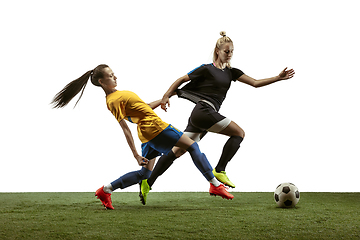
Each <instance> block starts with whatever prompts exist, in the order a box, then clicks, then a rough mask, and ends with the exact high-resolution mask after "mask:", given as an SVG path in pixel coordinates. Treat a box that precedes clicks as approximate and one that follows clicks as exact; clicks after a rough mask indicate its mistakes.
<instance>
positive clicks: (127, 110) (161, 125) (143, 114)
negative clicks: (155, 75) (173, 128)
mask: <svg viewBox="0 0 360 240" xmlns="http://www.w3.org/2000/svg"><path fill="white" fill-rule="evenodd" d="M106 105H107V107H108V109H109V110H110V112H111V113H112V114H113V115H114V116H115V118H116V120H117V121H118V122H120V121H121V120H123V119H125V120H127V121H129V122H132V123H136V124H137V132H138V136H139V139H140V141H141V142H142V143H146V142H148V141H150V140H151V139H153V138H154V137H156V136H157V135H159V134H160V133H161V132H162V131H163V130H164V129H165V128H167V127H168V126H169V124H168V123H165V122H163V121H162V120H161V119H160V118H159V117H158V116H157V115H156V113H155V112H154V111H153V109H152V108H151V107H150V106H149V105H148V104H146V103H145V102H144V101H143V100H141V99H140V98H139V96H138V95H136V94H135V93H133V92H130V91H116V92H113V93H111V94H109V95H107V96H106Z"/></svg>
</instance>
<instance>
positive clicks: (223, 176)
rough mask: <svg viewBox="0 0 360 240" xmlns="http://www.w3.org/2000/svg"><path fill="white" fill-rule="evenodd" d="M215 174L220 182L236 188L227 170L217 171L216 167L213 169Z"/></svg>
mask: <svg viewBox="0 0 360 240" xmlns="http://www.w3.org/2000/svg"><path fill="white" fill-rule="evenodd" d="M212 172H213V174H214V176H215V177H216V179H217V180H219V181H220V182H222V183H223V184H225V185H226V186H228V187H232V188H235V184H233V183H232V182H231V181H230V180H229V178H228V177H227V176H226V172H225V171H221V172H219V173H218V172H217V171H216V170H215V168H214V170H213V171H212Z"/></svg>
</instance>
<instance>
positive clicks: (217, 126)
mask: <svg viewBox="0 0 360 240" xmlns="http://www.w3.org/2000/svg"><path fill="white" fill-rule="evenodd" d="M230 123H231V120H230V119H229V118H224V119H223V120H221V121H219V122H217V123H215V124H214V125H212V126H211V127H210V128H209V129H208V131H209V132H214V133H219V132H221V131H222V130H224V129H225V128H226V127H227V126H229V124H230Z"/></svg>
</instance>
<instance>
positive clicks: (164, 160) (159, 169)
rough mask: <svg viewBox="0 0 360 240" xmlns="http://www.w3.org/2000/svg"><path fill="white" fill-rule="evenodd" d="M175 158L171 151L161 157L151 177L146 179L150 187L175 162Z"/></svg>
mask: <svg viewBox="0 0 360 240" xmlns="http://www.w3.org/2000/svg"><path fill="white" fill-rule="evenodd" d="M175 159H176V156H175V154H174V152H173V151H170V152H169V153H168V154H167V155H162V156H161V157H160V158H159V160H158V162H157V163H156V165H155V167H154V169H153V171H152V173H151V176H150V177H149V178H148V180H147V182H148V184H149V186H150V187H151V186H152V185H153V184H154V182H155V181H156V179H157V178H158V177H159V176H161V175H162V174H163V173H164V172H165V171H166V170H167V169H168V168H169V167H170V166H171V165H172V164H173V162H174V161H175Z"/></svg>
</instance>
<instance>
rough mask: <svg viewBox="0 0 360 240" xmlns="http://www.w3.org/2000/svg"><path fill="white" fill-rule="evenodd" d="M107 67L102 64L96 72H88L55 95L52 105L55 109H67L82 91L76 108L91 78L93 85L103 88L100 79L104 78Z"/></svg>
mask: <svg viewBox="0 0 360 240" xmlns="http://www.w3.org/2000/svg"><path fill="white" fill-rule="evenodd" d="M107 67H108V66H107V65H105V64H101V65H99V66H97V67H96V68H95V69H94V70H90V71H87V72H86V73H85V74H84V75H82V76H81V77H79V78H78V79H76V80H74V81H72V82H70V83H69V84H68V85H66V86H65V87H64V88H63V89H62V90H61V91H60V92H58V93H57V94H56V95H55V97H54V99H53V100H52V102H51V104H53V105H54V106H53V108H63V107H65V106H66V105H67V104H68V103H69V102H70V101H71V99H73V98H74V97H75V96H76V95H77V94H78V93H79V92H80V91H81V94H80V97H79V99H78V100H77V101H76V103H75V106H74V108H75V107H76V105H77V103H78V102H79V101H80V98H81V97H82V95H83V93H84V90H85V87H86V84H87V82H88V80H89V78H90V77H91V83H92V84H94V85H95V86H101V85H100V83H99V79H100V78H102V77H103V73H102V70H103V69H104V68H107Z"/></svg>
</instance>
